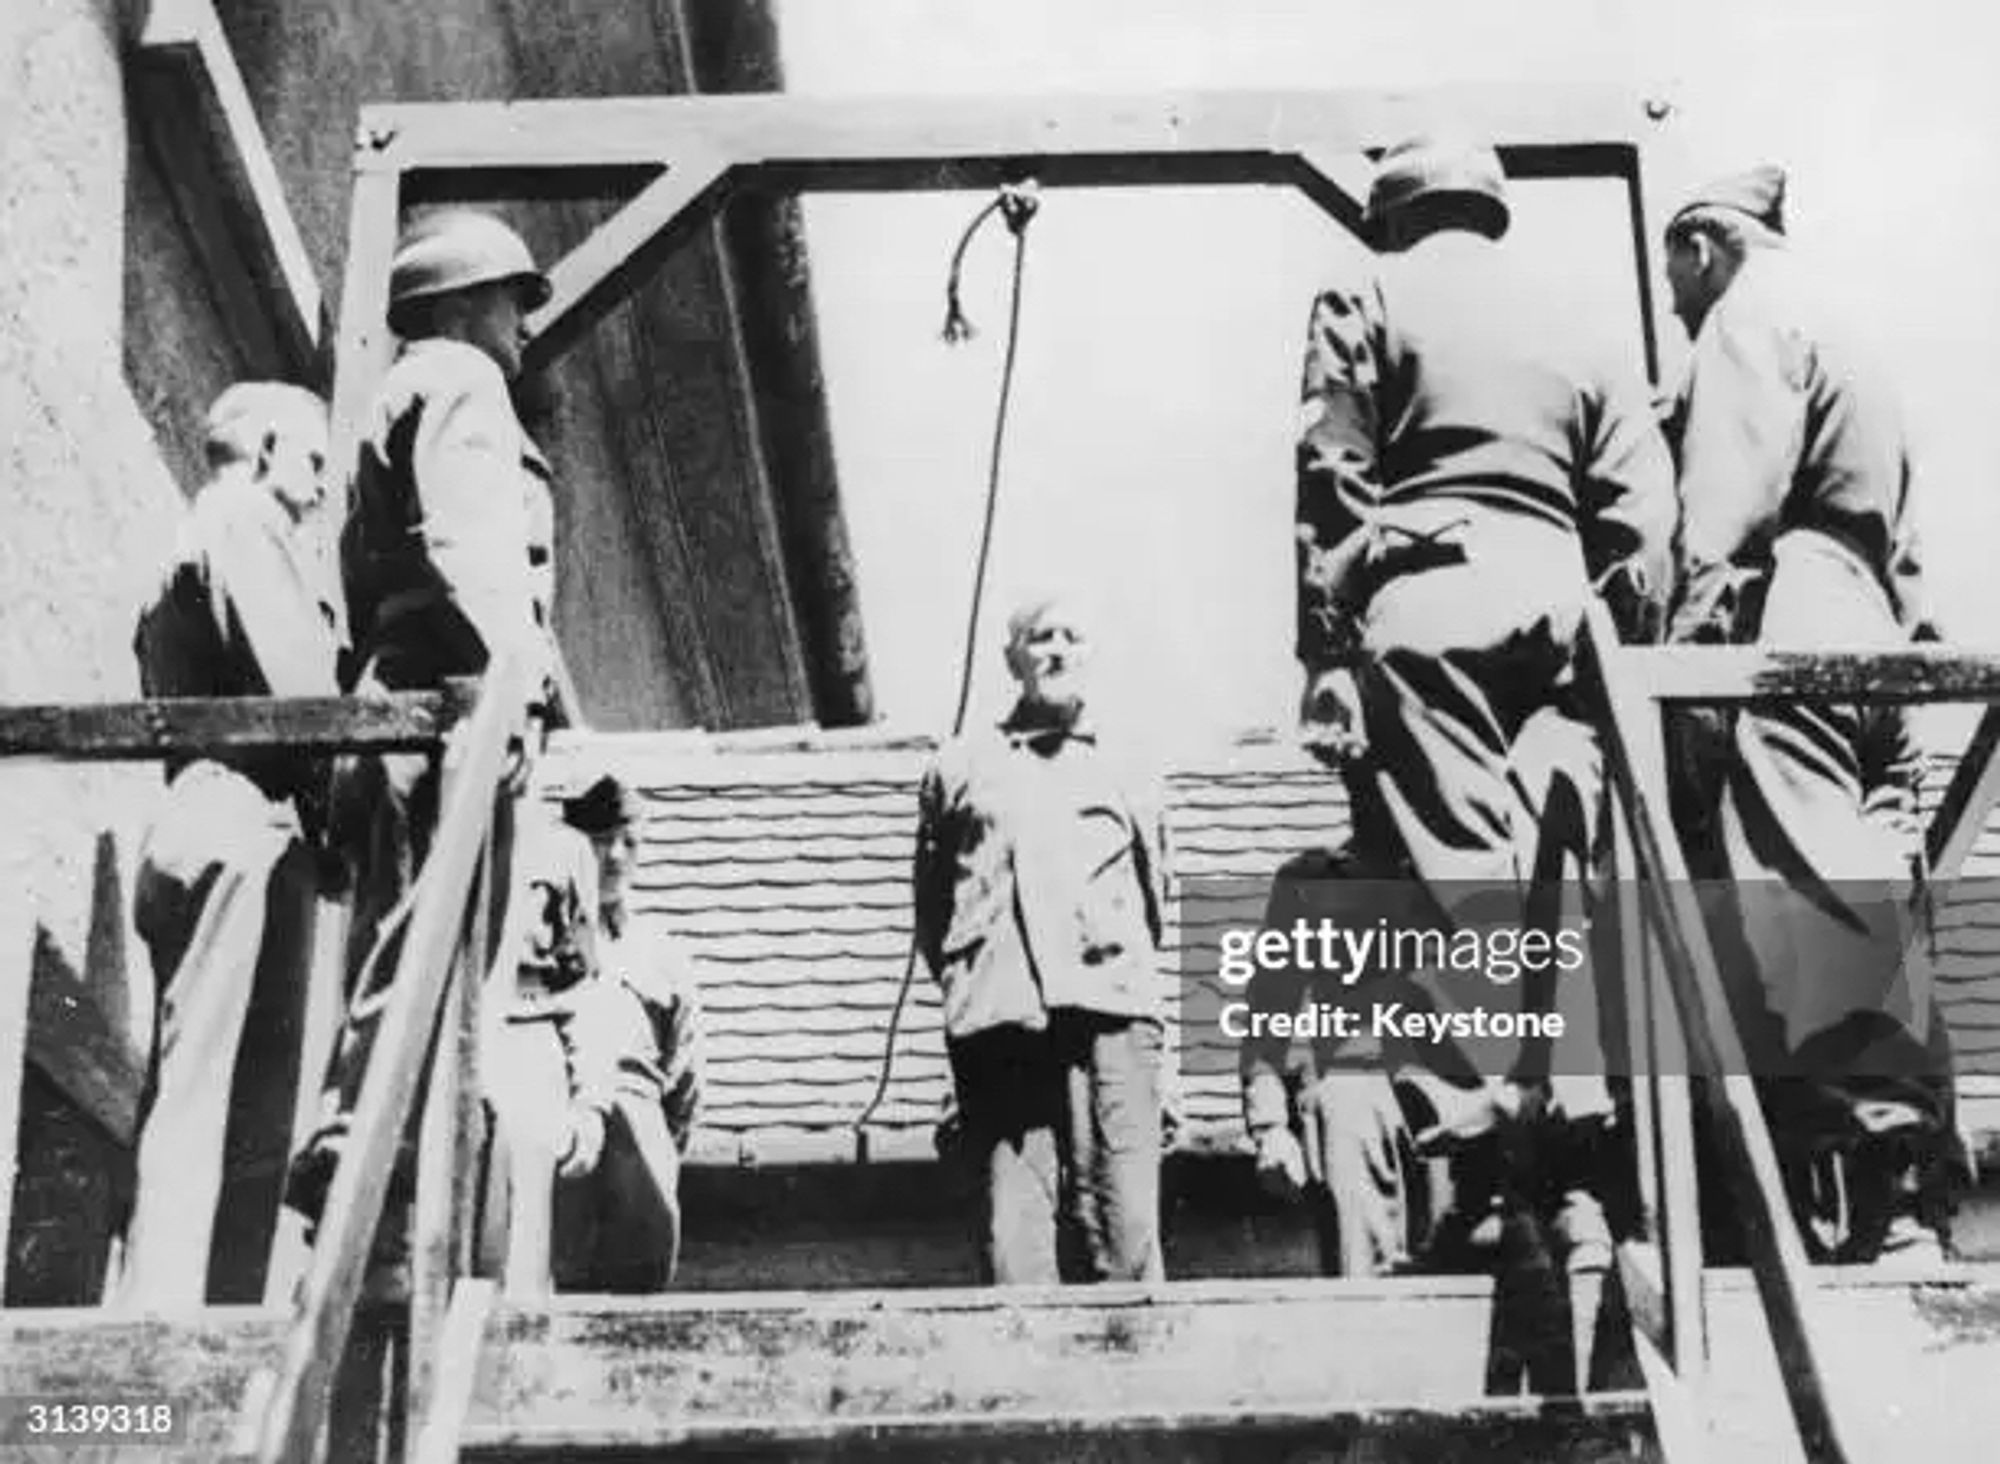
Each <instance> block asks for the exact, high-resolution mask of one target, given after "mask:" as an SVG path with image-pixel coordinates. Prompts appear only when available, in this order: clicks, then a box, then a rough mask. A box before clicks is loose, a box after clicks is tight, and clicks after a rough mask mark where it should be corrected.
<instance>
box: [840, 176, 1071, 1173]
mask: <svg viewBox="0 0 2000 1464" xmlns="http://www.w3.org/2000/svg"><path fill="white" fill-rule="evenodd" d="M1038 206H1039V200H1038V199H1037V197H1036V192H1035V185H1034V183H1033V182H1032V181H1030V182H1027V183H1007V184H1003V185H1002V186H1001V188H1000V192H999V193H998V194H997V195H996V196H995V197H994V198H993V200H992V201H991V202H989V203H988V204H987V205H986V206H985V207H984V208H982V209H980V210H979V212H978V213H976V214H974V215H973V216H972V222H971V223H969V224H967V225H966V226H965V232H964V233H963V234H961V235H960V236H959V239H958V247H957V248H956V249H954V250H953V251H952V254H951V272H950V275H949V276H948V278H947V279H946V282H945V317H944V331H943V336H944V340H945V344H946V345H957V344H959V343H960V342H962V341H968V340H971V339H972V337H973V336H974V335H975V334H976V332H975V331H974V330H973V328H972V322H971V321H970V320H969V319H967V317H966V314H965V308H964V305H963V303H962V301H961V300H960V297H959V282H960V279H961V277H962V275H963V273H964V268H965V251H966V249H967V247H968V246H970V244H971V243H972V240H973V237H974V236H975V235H977V234H978V232H979V228H980V225H982V224H984V223H985V222H986V221H987V220H988V219H989V218H991V217H992V216H993V215H994V213H996V212H998V213H999V214H1000V216H1001V218H1002V219H1004V220H1005V221H1006V224H1007V229H1008V232H1009V233H1011V234H1012V235H1013V236H1014V274H1013V283H1012V286H1011V288H1010V291H1009V300H1008V305H1007V347H1006V351H1005V354H1004V355H1003V357H1002V359H1001V364H1000V400H999V404H998V406H997V407H996V408H995V409H994V413H993V440H992V447H991V449H990V450H989V452H988V457H987V470H986V514H985V520H984V522H983V523H982V525H981V527H980V530H979V559H978V563H977V565H976V566H975V568H974V569H973V572H972V606H971V609H970V611H969V612H968V614H967V616H966V624H965V648H964V650H963V652H962V653H961V654H960V657H959V673H958V709H957V710H956V711H955V712H954V713H953V714H952V719H951V735H952V736H954V737H956V736H958V735H959V734H960V733H961V732H963V731H964V730H965V712H966V707H967V705H968V703H969V701H970V699H971V694H972V666H973V659H974V656H975V655H976V653H977V651H978V646H979V613H980V610H981V608H982V606H983V604H984V601H985V599H986V565H987V561H988V560H989V559H990V558H991V553H992V549H993V521H994V516H995V510H996V509H997V508H998V506H999V502H1000V461H1001V449H1002V447H1003V445H1004V444H1005V442H1006V437H1007V411H1008V407H1009V405H1010V404H1011V402H1012V400H1013V395H1014V359H1015V352H1016V349H1017V348H1018V346H1019V345H1020V339H1021V280H1022V275H1023V271H1024V266H1025V265H1026V262H1027V248H1028V221H1029V220H1030V219H1032V218H1034V216H1035V210H1036V208H1037V207H1038ZM916 975H917V941H916V934H915V932H914V931H912V932H911V936H910V952H909V956H908V958H907V959H906V960H905V961H904V963H903V979H902V981H901V982H900V983H899V984H898V986H897V989H896V1004H895V1006H894V1007H892V1008H891V1009H890V1012H889V1039H888V1042H887V1044H886V1045H885V1046H884V1047H883V1049H882V1069H881V1073H880V1075H879V1076H878V1078H877V1079H876V1083H875V1092H874V1095H873V1096H872V1097H870V1098H869V1100H868V1104H867V1106H866V1107H865V1108H863V1109H862V1110H861V1116H860V1117H859V1118H857V1119H855V1120H854V1142H855V1147H856V1149H857V1151H858V1152H859V1157H860V1158H861V1159H862V1160H863V1161H864V1162H865V1161H866V1159H867V1157H868V1121H869V1120H870V1119H871V1118H873V1117H874V1116H875V1110H876V1109H877V1108H879V1107H881V1105H882V1100H883V1098H884V1097H886V1096H887V1095H888V1092H889V1078H890V1075H891V1074H892V1072H893V1071H894V1069H895V1065H896V1037H897V1035H898V1034H899V1033H900V1032H901V1030H902V1026H903V1009H904V1007H905V1006H907V1005H908V1003H909V999H910V988H911V987H912V986H913V985H914V984H915V981H916Z"/></svg>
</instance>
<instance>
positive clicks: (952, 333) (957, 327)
mask: <svg viewBox="0 0 2000 1464" xmlns="http://www.w3.org/2000/svg"><path fill="white" fill-rule="evenodd" d="M942 334H943V336H944V343H945V344H946V345H948V346H955V345H957V344H958V343H959V342H960V341H969V340H971V339H972V338H973V336H974V335H976V334H978V332H976V331H975V330H973V328H972V322H971V321H969V320H967V319H966V318H965V307H964V306H963V305H961V304H960V303H959V299H958V270H957V269H956V268H954V269H953V270H952V272H951V283H950V284H948V285H946V286H945V291H944V330H943V332H942Z"/></svg>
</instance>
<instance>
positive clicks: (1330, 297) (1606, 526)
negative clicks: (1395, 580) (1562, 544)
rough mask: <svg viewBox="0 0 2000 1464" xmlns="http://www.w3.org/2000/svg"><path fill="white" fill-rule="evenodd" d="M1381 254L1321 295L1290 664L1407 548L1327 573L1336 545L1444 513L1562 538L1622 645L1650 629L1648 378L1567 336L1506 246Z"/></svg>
mask: <svg viewBox="0 0 2000 1464" xmlns="http://www.w3.org/2000/svg"><path fill="white" fill-rule="evenodd" d="M1380 263H1381V268H1380V271H1379V273H1378V274H1377V275H1376V276H1375V277H1374V278H1373V279H1371V280H1369V281H1367V282H1366V283H1364V284H1361V285H1358V286H1353V287H1340V288H1334V289H1329V290H1326V291H1323V292H1322V293H1321V294H1320V295H1319V296H1318V297H1317V298H1315V300H1314V301H1313V306H1312V314H1311V320H1310V324H1309V328H1308V332H1307V342H1306V354H1305V368H1304V376H1303V382H1302V385H1301V397H1302V417H1301V421H1300V433H1299V438H1298V447H1297V467H1298V514H1297V519H1298V540H1299V553H1298V569H1299V600H1298V603H1299V624H1298V643H1297V649H1298V655H1299V658H1300V660H1301V661H1303V662H1304V663H1306V664H1307V665H1309V666H1310V665H1315V664H1320V663H1323V662H1324V660H1325V659H1327V658H1328V656H1329V654H1330V653H1331V652H1334V651H1338V650H1339V649H1341V648H1342V644H1343V641H1344V640H1345V639H1346V638H1347V636H1348V634H1349V633H1350V632H1351V624H1350V622H1351V617H1352V614H1353V612H1354V611H1355V609H1356V608H1357V607H1358V606H1360V605H1363V604H1365V602H1366V599H1367V596H1368V593H1369V588H1370V586H1369V584H1368V578H1369V573H1370V570H1371V568H1372V569H1373V570H1374V571H1375V572H1377V573H1383V574H1386V573H1393V572H1394V569H1393V564H1394V561H1395V559H1396V557H1397V556H1398V555H1399V554H1400V553H1402V552H1403V550H1402V547H1401V542H1402V541H1399V540H1397V539H1396V538H1394V537H1393V536H1392V537H1390V538H1387V539H1383V540H1381V541H1380V550H1379V551H1378V552H1371V553H1369V554H1366V555H1363V556H1361V557H1360V559H1359V560H1358V562H1357V563H1355V564H1351V565H1345V566H1339V567H1336V566H1335V561H1336V560H1337V558H1338V557H1339V552H1340V551H1341V549H1342V548H1343V546H1350V547H1351V546H1352V545H1353V544H1354V543H1355V536H1357V535H1361V536H1369V537H1373V536H1377V535H1379V534H1380V533H1381V531H1382V529H1383V527H1384V526H1385V525H1394V524H1397V523H1398V522H1399V521H1403V520H1408V521H1412V522H1417V523H1435V522H1440V521H1442V519H1441V514H1451V513H1456V514H1463V515H1466V516H1468V517H1469V518H1471V519H1472V520H1474V521H1475V522H1476V521H1477V520H1478V519H1479V518H1480V517H1481V516H1484V515H1502V516H1506V517H1508V518H1510V519H1514V520H1516V521H1518V520H1521V519H1526V520H1531V521H1535V522H1539V523H1543V524H1546V525H1548V526H1549V527H1550V528H1551V529H1553V530H1554V531H1556V532H1557V533H1559V534H1563V535H1568V536H1572V537H1573V538H1574V539H1576V540H1578V541H1580V547H1581V550H1582V555H1581V558H1582V561H1583V570H1584V573H1586V574H1587V575H1588V577H1589V580H1590V581H1591V583H1592V584H1594V585H1596V586H1597V587H1598V588H1599V590H1600V592H1602V593H1604V594H1605V595H1606V597H1607V599H1609V600H1610V602H1611V606H1612V609H1613V611H1614V613H1616V614H1617V615H1618V618H1619V619H1620V621H1621V623H1622V627H1621V628H1623V629H1624V630H1625V633H1626V635H1627V638H1628V639H1646V638H1656V636H1655V635H1652V634H1649V633H1648V632H1649V631H1650V630H1651V629H1652V624H1651V623H1652V622H1653V621H1654V620H1656V619H1657V616H1658V613H1659V608H1660V607H1661V606H1662V605H1663V604H1664V601H1665V598H1666V594H1667V590H1668V573H1669V569H1670V565H1671V543H1672V536H1673V530H1674V520H1675V501H1674V493H1673V470H1672V463H1671V459H1670V457H1669V454H1668V451H1667V447H1666V443H1665V440H1664V438H1663V436H1662V435H1661V433H1660V430H1659V425H1658V422H1657V420H1656V418H1655V416H1654V413H1653V410H1652V404H1651V400H1650V397H1649V395H1648V393H1647V391H1646V388H1645V384H1644V382H1643V381H1642V380H1640V379H1639V377H1638V376H1637V374H1636V373H1634V372H1631V371H1629V370H1624V369H1620V368H1619V367H1617V366H1615V365H1613V364H1611V363H1609V362H1608V361H1607V360H1606V359H1605V352H1604V351H1603V350H1602V349H1601V348H1599V347H1597V346H1595V345H1593V344H1589V343H1585V342H1582V341H1580V340H1571V339H1570V338H1569V335H1568V332H1567V331H1566V329H1565V326H1564V322H1563V320H1562V319H1561V317H1560V313H1559V311H1557V310H1554V309H1552V308H1550V305H1549V304H1548V302H1547V301H1546V299H1545V297H1539V296H1538V294H1537V292H1534V291H1530V290H1527V289H1525V288H1524V282H1523V281H1522V280H1521V279H1520V278H1519V276H1518V275H1517V274H1516V273H1515V271H1514V268H1513V265H1512V262H1511V259H1510V255H1509V251H1508V250H1507V249H1506V248H1504V247H1496V246H1494V245H1491V244H1489V243H1487V242H1486V241H1483V240H1478V239H1473V238H1471V237H1470V236H1458V235H1444V236H1438V237H1434V238H1432V239H1429V240H1426V241H1424V243H1422V244H1420V245H1419V246H1418V247H1417V248H1416V249H1415V250H1413V251H1411V252H1410V253H1407V254H1403V255H1397V256H1391V257H1389V258H1386V259H1384V260H1382V261H1381V262H1380ZM1514 542H1519V539H1518V537H1516V538H1515V539H1514ZM1356 570H1359V573H1358V574H1357V573H1356V572H1355V571H1356Z"/></svg>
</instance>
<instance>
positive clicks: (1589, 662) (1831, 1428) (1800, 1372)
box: [1578, 605, 1859, 1464]
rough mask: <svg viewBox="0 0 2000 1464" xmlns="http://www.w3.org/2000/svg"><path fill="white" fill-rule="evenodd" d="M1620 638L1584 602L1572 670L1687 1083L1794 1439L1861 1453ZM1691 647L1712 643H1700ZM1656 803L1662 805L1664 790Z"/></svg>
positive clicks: (1812, 1455) (1837, 1461)
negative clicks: (1641, 744) (1617, 809)
mask: <svg viewBox="0 0 2000 1464" xmlns="http://www.w3.org/2000/svg"><path fill="white" fill-rule="evenodd" d="M1618 644H1619V642H1618V636H1617V631H1616V630H1615V629H1614V628H1613V627H1612V625H1611V621H1610V617H1609V615H1608V614H1607V613H1606V612H1605V611H1604V610H1603V607H1602V606H1599V605H1592V606H1591V607H1590V614H1589V619H1588V621H1587V623H1586V625H1585V627H1584V633H1583V635H1582V636H1581V638H1580V651H1581V654H1580V655H1579V657H1578V675H1579V680H1580V682H1581V684H1582V688H1583V690H1584V693H1585V695H1586V696H1587V697H1588V698H1590V700H1591V701H1593V702H1594V703H1595V704H1596V706H1597V708H1598V709H1599V712H1600V716H1599V726H1600V728H1601V729H1602V732H1603V751H1604V762H1605V767H1606V769H1607V771H1608V772H1609V773H1610V775H1611V781H1612V784H1613V786H1614V788H1615V790H1616V793H1617V797H1618V800H1619V803H1620V805H1621V806H1622V808H1623V809H1624V813H1625V819H1626V827H1627V830H1628V831H1629V833H1630V835H1631V838H1632V842H1633V845H1634V849H1633V853H1634V855H1635V856H1636V862H1637V865H1638V872H1639V879H1640V887H1641V889H1640V892H1641V896H1642V899H1643V900H1644V903H1645V905H1646V907H1647V913H1648V914H1649V916H1650V917H1651V919H1652V922H1653V926H1654V929H1655V931H1656V933H1657V936H1658V940H1659V946H1660V952H1661V955H1662V957H1663V959H1662V962H1661V964H1662V967H1663V969H1664V970H1665V973H1666V976H1667V982H1668V986H1669V988H1670V989H1671V990H1672V992H1673V994H1674V998H1675V1004H1676V1006H1677V1007H1678V1009H1679V1011H1680V1016H1681V1028H1682V1034H1681V1035H1682V1039H1683V1041H1684V1042H1685V1044H1686V1047H1687V1051H1688V1055H1689V1056H1690V1058H1691V1059H1692V1060H1693V1063H1694V1071H1695V1075H1696V1077H1697V1078H1698V1079H1699V1080H1700V1081H1698V1082H1697V1083H1696V1084H1695V1088H1696V1091H1697V1092H1698V1093H1699V1095H1700V1097H1701V1101H1702V1103H1703V1105H1704V1107H1706V1108H1707V1110H1708V1112H1709V1114H1710V1116H1711V1118H1712V1119H1713V1120H1714V1122H1715V1126H1716V1128H1717V1130H1718V1132H1719V1134H1720V1137H1721V1139H1722V1141H1723V1149H1724V1155H1725V1159H1726V1172H1727V1174H1728V1177H1729V1180H1730V1182H1731V1185H1732V1187H1733V1189H1734V1190H1735V1195H1736V1200H1737V1214H1738V1216H1739V1217H1740V1219H1741V1220H1742V1222H1743V1229H1744V1234H1745V1238H1746V1240H1747V1242H1748V1247H1749V1252H1750V1261H1751V1267H1752V1270H1753V1272H1754V1274H1755V1276H1756V1279H1757V1287H1758V1291H1759V1293H1760V1295H1761V1296H1762V1298H1763V1303H1764V1312H1765V1317H1766V1319H1767V1321H1768V1323H1769V1325H1770V1330H1771V1340H1772V1343H1773V1345H1774V1346H1775V1348H1776V1349H1777V1354H1778V1360H1779V1364H1780V1371H1781V1372H1782V1374H1783V1376H1784V1380H1785V1391H1786V1395H1787V1398H1788V1401H1789V1402H1790V1404H1791V1410H1792V1416H1793V1420H1794V1421H1795V1423H1796V1424H1797V1426H1798V1431H1799V1438H1800V1441H1801V1442H1802V1443H1803V1445H1804V1447H1805V1450H1806V1455H1807V1457H1808V1458H1809V1459H1812V1460H1814V1461H1815V1464H1847V1461H1851V1460H1855V1459H1857V1458H1858V1457H1859V1456H1858V1455H1857V1454H1856V1453H1855V1452H1854V1449H1853V1442H1854V1440H1853V1439H1852V1438H1851V1437H1850V1433H1851V1430H1848V1429H1845V1428H1843V1426H1842V1424H1841V1422H1840V1421H1839V1420H1837V1418H1836V1415H1835V1410H1834V1406H1833V1400H1832V1394H1831V1392H1830V1390H1829V1389H1828V1387H1827V1379H1826V1377H1825V1375H1824V1372H1823V1370H1822V1367H1821V1364H1820V1359H1821V1357H1822V1356H1824V1348H1823V1347H1821V1346H1820V1345H1819V1344H1818V1341H1817V1339H1816V1337H1815V1330H1816V1329H1815V1325H1814V1322H1813V1318H1812V1314H1811V1306H1812V1298H1813V1296H1814V1293H1815V1287H1816V1283H1815V1280H1814V1278H1813V1275H1812V1272H1811V1269H1810V1267H1809V1265H1808V1264H1807V1261H1806V1255H1805V1247H1804V1245H1803V1243H1802V1242H1801V1241H1800V1239H1799V1235H1798V1232H1797V1230H1796V1228H1795V1226H1794V1224H1793V1221H1792V1216H1791V1207H1790V1205H1789V1203H1788V1202H1787V1200H1786V1198H1785V1190H1784V1185H1783V1183H1782V1180H1781V1178H1780V1176H1779V1171H1778V1159H1777V1152H1776V1150H1775V1148H1774V1147H1773V1145H1772V1142H1771V1135H1770V1130H1769V1128H1768V1127H1767V1126H1766V1124H1765V1121H1764V1114H1763V1109H1762V1107H1761V1106H1760V1103H1759V1100H1758V1097H1757V1092H1756V1088H1755V1085H1754V1084H1753V1082H1752V1080H1751V1078H1750V1076H1749V1068H1748V1066H1747V1065H1746V1063H1745V1060H1744V1053H1743V1047H1742V1043H1741V1041H1740V1039H1739V1037H1738V1035H1737V1031H1736V1024H1735V1019H1734V1017H1733V1015H1732V1013H1731V1011H1730V1006H1729V998H1728V994H1727V992H1726V991H1725V989H1724V987H1723V984H1722V976H1721V972H1720V970H1719V968H1718V967H1717V965H1716V960H1715V953H1714V950H1713V948H1712V947H1711V946H1710V944H1709V939H1708V931H1707V927H1706V926H1705V925H1704V923H1703V917H1702V912H1701V908H1700V906H1699V904H1698V903H1697V902H1696V900H1695V897H1694V887H1693V885H1692V884H1691V883H1690V881H1689V877H1688V871H1687V867H1686V861H1685V860H1684V859H1683V857H1682V854H1681V850H1680V845H1679V842H1678V840H1677V839H1676V838H1675V836H1674V832H1673V830H1672V829H1670V828H1669V829H1667V830H1664V831H1663V830H1661V829H1660V828H1659V827H1658V826H1657V824H1656V823H1655V820H1654V816H1653V808H1654V806H1655V805H1654V804H1653V802H1652V799H1651V795H1652V794H1654V793H1655V792H1663V791H1664V785H1665V776H1664V775H1665V771H1666V770H1665V769H1664V768H1663V767H1661V768H1654V767H1651V766H1648V767H1646V768H1644V769H1641V768H1640V767H1639V766H1637V765H1636V762H1635V759H1634V758H1633V756H1632V751H1631V747H1632V741H1633V738H1632V736H1631V735H1630V733H1629V732H1628V729H1627V725H1626V722H1627V718H1628V717H1631V716H1635V715H1646V716H1652V717H1657V716H1658V715H1659V714H1660V712H1659V707H1658V705H1657V702H1656V701H1655V698H1657V697H1658V696H1660V695H1661V691H1660V688H1659V687H1658V686H1657V685H1655V684H1654V683H1653V682H1652V681H1651V680H1650V679H1649V680H1646V681H1644V682H1643V683H1642V682H1641V681H1640V678H1639V677H1638V676H1637V674H1636V672H1635V671H1633V670H1632V669H1631V666H1632V665H1636V664H1637V662H1638V658H1639V657H1641V656H1650V657H1653V658H1657V657H1658V655H1659V654H1660V653H1659V652H1657V651H1655V652H1650V653H1649V652H1644V651H1628V650H1624V649H1615V650H1614V649H1609V648H1612V647H1617V646H1618ZM1695 654H1699V655H1715V654H1716V652H1715V651H1714V650H1712V649H1708V648H1703V649H1701V650H1699V651H1697V652H1696V653H1695ZM1628 658H1629V661H1628ZM1648 785H1654V786H1650V787H1649V786H1648ZM1657 806H1659V807H1662V808H1663V807H1665V802H1664V799H1663V798H1662V799H1661V801H1660V802H1659V803H1658V804H1657ZM1690 1302H1692V1304H1694V1305H1697V1306H1698V1305H1700V1304H1701V1302H1700V1299H1699V1298H1698V1297H1695V1298H1689V1297H1684V1296H1670V1298H1669V1306H1670V1307H1671V1308H1673V1309H1674V1310H1675V1311H1676V1312H1678V1309H1679V1308H1680V1307H1683V1306H1686V1305H1688V1304H1690Z"/></svg>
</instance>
